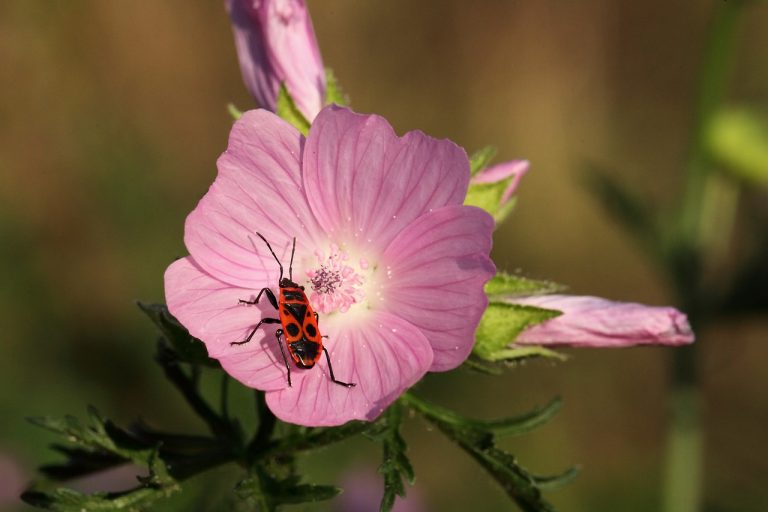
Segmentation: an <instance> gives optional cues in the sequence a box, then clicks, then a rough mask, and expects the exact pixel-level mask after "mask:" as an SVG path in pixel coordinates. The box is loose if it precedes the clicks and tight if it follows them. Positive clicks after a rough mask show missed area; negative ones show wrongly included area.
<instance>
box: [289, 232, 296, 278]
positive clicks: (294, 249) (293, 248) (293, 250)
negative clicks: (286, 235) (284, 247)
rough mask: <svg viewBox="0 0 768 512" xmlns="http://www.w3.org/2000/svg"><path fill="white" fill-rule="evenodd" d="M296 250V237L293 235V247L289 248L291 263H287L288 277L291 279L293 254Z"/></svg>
mask: <svg viewBox="0 0 768 512" xmlns="http://www.w3.org/2000/svg"><path fill="white" fill-rule="evenodd" d="M295 252H296V237H293V247H292V248H291V263H290V265H288V279H290V280H291V281H293V255H294V253H295Z"/></svg>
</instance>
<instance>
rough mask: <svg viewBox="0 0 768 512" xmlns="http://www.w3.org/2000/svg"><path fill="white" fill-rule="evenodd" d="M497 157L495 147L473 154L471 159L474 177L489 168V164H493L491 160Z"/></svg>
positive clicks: (471, 171) (471, 169)
mask: <svg viewBox="0 0 768 512" xmlns="http://www.w3.org/2000/svg"><path fill="white" fill-rule="evenodd" d="M495 156H496V148H495V147H493V146H486V147H484V148H483V149H481V150H479V151H475V152H474V153H472V156H470V157H469V170H470V174H471V175H472V176H474V175H475V174H477V173H478V172H480V171H482V170H483V169H485V168H486V167H488V164H490V163H491V160H493V157H495Z"/></svg>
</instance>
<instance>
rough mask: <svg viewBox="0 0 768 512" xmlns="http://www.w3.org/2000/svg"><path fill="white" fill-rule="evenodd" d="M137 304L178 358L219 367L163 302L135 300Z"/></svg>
mask: <svg viewBox="0 0 768 512" xmlns="http://www.w3.org/2000/svg"><path fill="white" fill-rule="evenodd" d="M137 305H138V306H139V308H141V310H142V311H143V312H144V313H146V314H147V316H148V317H149V318H150V319H151V320H152V321H153V322H154V323H155V325H156V326H157V327H158V328H159V329H160V332H162V333H163V337H164V338H165V339H166V341H168V343H169V344H170V345H171V346H172V347H173V349H174V350H175V352H176V354H177V358H178V359H179V360H181V361H183V362H185V363H191V364H199V365H204V366H208V367H211V368H219V367H220V365H219V363H218V361H216V360H215V359H211V358H210V357H208V351H207V350H206V349H205V345H204V344H203V342H202V341H200V340H198V339H197V338H194V337H192V336H191V335H190V334H189V332H188V331H187V329H186V328H185V327H184V326H183V325H181V323H179V321H178V320H176V319H175V318H174V317H173V315H171V313H169V312H168V308H167V307H166V306H165V304H146V303H144V302H137Z"/></svg>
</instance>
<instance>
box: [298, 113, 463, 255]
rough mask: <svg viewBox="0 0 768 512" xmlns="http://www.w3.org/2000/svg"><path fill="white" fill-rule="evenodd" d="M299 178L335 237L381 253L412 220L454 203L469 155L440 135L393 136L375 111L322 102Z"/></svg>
mask: <svg viewBox="0 0 768 512" xmlns="http://www.w3.org/2000/svg"><path fill="white" fill-rule="evenodd" d="M303 169H304V185H305V188H306V191H307V196H308V199H309V203H310V206H311V207H312V211H313V212H314V213H315V216H316V217H317V219H318V221H319V223H320V225H322V227H323V228H324V229H325V230H326V231H327V232H328V233H329V234H332V235H334V236H335V237H336V239H337V240H339V241H345V240H346V241H350V242H354V243H355V245H356V246H357V247H359V248H361V249H362V250H363V251H364V252H371V253H379V254H380V253H381V251H383V250H384V248H386V247H387V245H389V243H390V242H391V241H392V240H393V239H394V238H395V236H396V235H397V234H398V233H399V232H400V231H401V230H402V229H403V228H404V227H405V226H407V225H408V224H410V223H411V222H413V221H414V220H415V219H417V218H418V217H420V216H421V215H423V214H424V213H427V212H429V211H430V210H432V209H437V208H440V207H442V206H446V205H451V204H455V205H458V204H461V203H462V202H463V200H464V197H465V196H466V193H467V185H468V183H469V160H468V159H467V155H466V153H465V152H464V150H463V149H461V148H460V147H459V146H457V145H456V144H454V143H453V142H451V141H448V140H437V139H433V138H431V137H428V136H426V135H424V134H423V133H421V132H418V131H415V132H409V133H407V134H405V135H404V136H403V137H397V136H396V135H395V133H394V131H393V130H392V127H391V126H390V125H389V123H388V122H387V121H386V120H385V119H384V118H382V117H379V116H376V115H361V114H355V113H354V112H352V111H350V110H348V109H345V108H341V107H338V106H335V105H334V106H329V107H326V108H324V109H323V110H322V111H321V112H320V114H318V116H317V118H316V119H315V122H314V123H313V124H312V128H310V131H309V135H308V138H307V145H306V148H305V152H304V160H303Z"/></svg>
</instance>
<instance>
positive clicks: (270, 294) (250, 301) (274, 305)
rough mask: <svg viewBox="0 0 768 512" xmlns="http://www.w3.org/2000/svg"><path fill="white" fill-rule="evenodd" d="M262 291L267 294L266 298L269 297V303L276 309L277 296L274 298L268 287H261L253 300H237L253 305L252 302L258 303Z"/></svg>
mask: <svg viewBox="0 0 768 512" xmlns="http://www.w3.org/2000/svg"><path fill="white" fill-rule="evenodd" d="M262 293H266V294H267V299H269V303H270V304H272V306H273V307H274V308H275V309H277V298H275V294H274V293H273V292H272V290H271V289H269V288H262V289H261V291H260V292H259V294H258V295H257V296H256V298H255V299H254V300H245V299H240V300H238V302H239V303H240V304H248V305H249V306H253V305H254V304H258V303H259V299H261V294H262Z"/></svg>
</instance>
